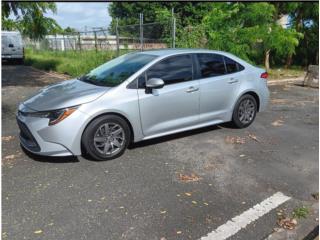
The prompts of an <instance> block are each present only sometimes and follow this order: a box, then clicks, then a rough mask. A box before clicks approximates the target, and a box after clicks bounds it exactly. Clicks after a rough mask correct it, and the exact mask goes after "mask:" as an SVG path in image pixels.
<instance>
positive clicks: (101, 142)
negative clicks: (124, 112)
mask: <svg viewBox="0 0 320 240" xmlns="http://www.w3.org/2000/svg"><path fill="white" fill-rule="evenodd" d="M130 136H131V135H130V128H129V126H128V124H127V122H126V121H125V120H124V119H123V118H121V117H119V116H117V115H104V116H101V117H98V118H97V119H95V120H93V121H92V122H91V123H90V124H89V125H88V127H87V128H86V130H85V132H84V133H83V136H82V146H83V148H84V150H85V151H86V153H87V154H89V156H90V157H92V158H94V159H96V160H100V161H104V160H111V159H114V158H117V157H120V156H121V155H122V154H123V153H124V152H125V150H126V148H127V146H128V144H129V142H130Z"/></svg>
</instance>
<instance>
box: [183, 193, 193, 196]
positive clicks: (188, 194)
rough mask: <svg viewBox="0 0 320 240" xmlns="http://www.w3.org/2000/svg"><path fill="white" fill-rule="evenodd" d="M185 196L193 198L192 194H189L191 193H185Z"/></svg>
mask: <svg viewBox="0 0 320 240" xmlns="http://www.w3.org/2000/svg"><path fill="white" fill-rule="evenodd" d="M184 194H185V195H187V196H189V197H190V196H191V195H192V194H191V193H189V192H186V193H184Z"/></svg>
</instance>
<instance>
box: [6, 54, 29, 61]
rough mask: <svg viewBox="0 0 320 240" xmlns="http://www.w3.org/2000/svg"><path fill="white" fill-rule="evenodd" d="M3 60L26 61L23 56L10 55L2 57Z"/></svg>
mask: <svg viewBox="0 0 320 240" xmlns="http://www.w3.org/2000/svg"><path fill="white" fill-rule="evenodd" d="M1 59H3V60H4V59H6V60H10V59H24V56H23V54H10V55H9V54H8V55H1Z"/></svg>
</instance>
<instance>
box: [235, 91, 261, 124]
mask: <svg viewBox="0 0 320 240" xmlns="http://www.w3.org/2000/svg"><path fill="white" fill-rule="evenodd" d="M256 113H257V101H256V100H255V98H254V97H253V96H251V95H249V94H245V95H243V96H242V97H241V98H240V99H239V100H238V102H237V103H236V106H235V108H234V110H233V115H232V123H233V124H234V125H235V127H237V128H245V127H248V126H249V125H250V124H251V123H252V122H253V120H254V119H255V117H256Z"/></svg>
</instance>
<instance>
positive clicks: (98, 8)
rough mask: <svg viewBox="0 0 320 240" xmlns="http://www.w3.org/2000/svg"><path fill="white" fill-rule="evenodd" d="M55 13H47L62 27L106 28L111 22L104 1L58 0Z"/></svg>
mask: <svg viewBox="0 0 320 240" xmlns="http://www.w3.org/2000/svg"><path fill="white" fill-rule="evenodd" d="M56 5H57V13H56V14H52V13H47V14H46V16H47V17H51V18H53V19H55V20H56V21H57V23H58V24H59V25H60V26H61V27H62V28H66V27H72V28H75V29H77V30H85V26H87V29H88V30H91V28H92V27H104V28H107V27H108V26H109V24H110V22H111V17H110V16H109V13H108V5H109V3H106V2H95V3H88V2H60V3H56Z"/></svg>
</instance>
